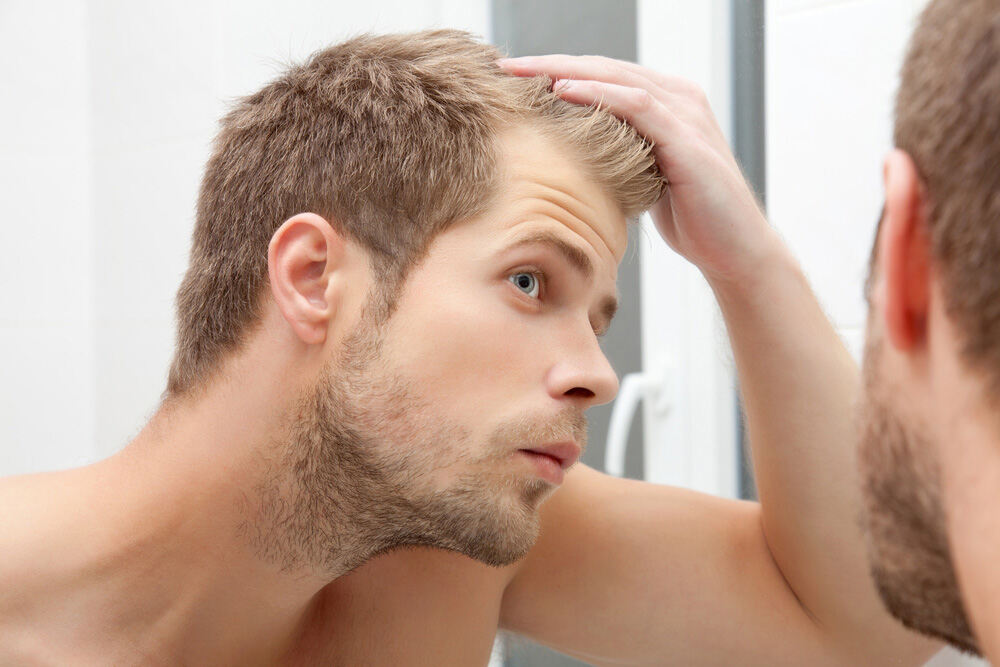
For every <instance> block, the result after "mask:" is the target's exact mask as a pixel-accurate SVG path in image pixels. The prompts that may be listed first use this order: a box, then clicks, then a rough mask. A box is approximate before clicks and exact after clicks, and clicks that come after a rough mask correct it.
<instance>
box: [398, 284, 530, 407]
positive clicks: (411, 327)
mask: <svg viewBox="0 0 1000 667" xmlns="http://www.w3.org/2000/svg"><path fill="white" fill-rule="evenodd" d="M445 296H446V298H424V299H422V300H420V301H419V302H418V301H416V300H415V301H414V302H413V306H414V307H412V308H407V309H406V310H405V311H403V310H401V311H400V312H398V313H397V317H396V318H394V320H395V325H396V326H395V327H394V330H393V332H392V342H393V344H392V348H393V349H392V351H391V353H392V358H393V359H394V362H395V364H396V365H397V368H399V370H400V372H401V373H402V374H404V375H405V376H406V377H407V378H410V379H412V380H413V381H414V382H415V386H416V387H417V388H418V389H419V391H420V393H421V396H423V397H424V398H426V399H428V400H429V401H430V402H431V403H432V404H434V405H436V406H437V407H438V408H439V409H441V410H443V411H445V412H446V413H447V414H451V415H454V416H456V417H457V418H460V419H462V418H464V419H468V418H469V416H470V415H475V414H481V415H484V416H486V415H487V414H489V413H490V412H493V413H496V412H497V411H498V410H499V411H502V410H503V407H504V406H510V404H511V403H518V402H519V403H520V404H521V405H523V404H525V403H526V402H527V401H526V399H527V398H530V392H531V391H532V390H535V391H537V389H538V388H540V387H541V379H542V378H543V377H544V368H543V363H542V358H541V353H540V352H539V348H540V346H538V341H534V345H533V342H532V340H531V338H533V336H532V335H531V327H530V324H529V322H530V320H529V318H530V315H527V314H524V313H520V312H518V310H517V309H516V308H514V307H513V306H512V305H511V304H510V303H509V302H508V300H507V299H505V298H504V297H503V295H501V294H497V293H492V294H491V293H490V292H489V290H481V291H474V290H469V291H461V290H455V291H450V292H448V293H447V294H446V295H445ZM508 410H509V407H508Z"/></svg>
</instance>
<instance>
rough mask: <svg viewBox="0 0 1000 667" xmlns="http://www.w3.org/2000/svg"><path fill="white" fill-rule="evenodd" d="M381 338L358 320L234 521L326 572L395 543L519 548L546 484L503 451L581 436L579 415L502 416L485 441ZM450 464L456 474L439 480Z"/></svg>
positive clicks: (261, 549) (274, 557)
mask: <svg viewBox="0 0 1000 667" xmlns="http://www.w3.org/2000/svg"><path fill="white" fill-rule="evenodd" d="M382 342H383V338H382V335H381V333H380V330H379V328H378V327H377V326H375V325H373V324H371V323H365V322H362V324H360V325H359V326H358V327H357V328H356V329H355V331H354V332H353V333H352V334H351V336H350V337H349V339H348V340H347V341H346V342H345V344H344V346H343V348H342V349H343V353H342V354H341V356H340V358H339V359H338V360H337V361H336V362H335V363H332V364H331V365H330V366H329V367H328V368H327V369H326V370H325V371H324V372H323V373H322V374H321V378H320V381H319V382H318V383H317V385H316V387H315V388H314V390H313V391H311V392H309V393H308V394H307V395H306V396H304V397H303V400H302V401H301V402H300V405H299V409H298V410H297V413H296V415H295V417H294V420H293V423H292V424H291V426H290V432H291V437H290V440H289V443H288V445H287V446H286V447H284V449H285V454H284V456H283V457H281V461H280V463H278V464H277V466H276V469H274V470H272V471H271V473H270V474H269V475H266V476H265V478H264V481H263V482H262V483H261V484H259V485H258V486H257V488H256V489H255V490H254V494H253V500H252V502H248V505H249V506H252V511H251V512H249V515H250V518H248V520H247V521H245V522H244V525H243V526H242V529H241V532H242V533H243V534H244V535H245V536H246V537H247V538H248V539H249V541H250V542H251V543H252V545H253V547H254V548H255V550H256V551H257V553H258V555H259V556H260V557H262V558H263V559H265V560H267V561H269V562H273V563H276V564H278V565H280V566H281V568H282V570H284V571H297V570H303V569H306V570H308V571H311V572H320V573H322V574H323V575H324V576H326V577H329V578H331V579H332V578H335V577H337V576H341V575H343V574H345V573H346V572H349V571H350V570H352V569H354V568H356V567H358V566H359V565H361V564H362V563H364V562H365V561H367V560H369V559H370V558H373V557H375V556H377V555H379V554H381V553H385V552H387V551H391V550H393V549H397V548H401V547H417V546H422V547H435V548H441V549H448V550H451V551H457V552H459V553H462V554H464V555H466V556H469V557H470V558H473V559H475V560H478V561H481V562H483V563H485V564H487V565H491V566H494V567H500V566H504V565H509V564H511V563H513V562H515V561H517V560H519V559H520V558H523V557H524V556H525V555H526V554H527V553H528V550H529V549H530V548H531V546H532V545H533V544H534V542H535V540H536V538H537V536H538V530H539V517H538V506H539V505H540V503H541V502H542V500H543V499H544V498H545V496H547V495H548V494H549V493H551V491H552V490H553V489H552V487H551V486H550V485H549V484H548V483H546V482H545V481H543V480H541V479H538V478H535V477H533V476H527V475H525V474H524V473H523V471H522V472H518V471H517V470H516V469H515V468H514V466H513V465H512V462H511V460H510V459H511V457H512V456H513V455H514V451H515V450H516V449H517V447H518V445H517V443H518V442H522V441H523V442H539V441H541V440H540V438H542V437H544V436H546V435H548V434H555V433H556V432H559V433H560V434H565V433H567V432H571V433H572V434H573V436H574V437H577V438H578V439H583V438H584V437H585V433H586V422H585V421H584V420H583V416H582V414H572V415H571V414H568V413H567V414H564V415H563V416H562V417H563V418H560V419H557V420H555V422H552V421H551V420H549V421H546V422H540V421H538V420H531V419H527V418H524V419H520V420H517V421H514V422H510V423H507V424H504V425H502V426H501V427H500V428H498V429H497V430H496V431H495V432H494V435H493V436H492V437H491V438H490V442H489V446H488V447H487V448H486V449H485V450H483V448H482V447H476V446H475V443H473V442H472V438H471V437H470V434H469V432H468V430H467V429H466V428H464V427H463V426H462V425H460V424H457V423H455V422H453V421H450V420H448V419H446V418H443V417H442V416H441V415H440V414H438V413H437V412H436V411H435V410H434V406H433V405H429V404H428V402H427V401H424V400H422V399H421V398H420V397H419V395H418V393H417V392H416V391H415V390H414V386H413V383H411V382H408V381H407V380H406V379H405V378H403V377H402V376H400V375H399V374H398V373H396V372H393V371H392V370H391V369H388V368H386V365H385V364H384V362H383V360H384V357H383V355H382ZM567 429H569V431H567ZM452 468H453V469H455V470H458V471H460V472H459V473H457V474H454V475H452V477H453V480H452V481H450V482H448V483H447V484H446V485H445V486H444V487H443V488H441V487H440V486H439V485H436V484H435V479H438V478H441V477H447V471H448V469H452Z"/></svg>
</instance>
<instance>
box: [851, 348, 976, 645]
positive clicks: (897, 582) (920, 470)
mask: <svg viewBox="0 0 1000 667" xmlns="http://www.w3.org/2000/svg"><path fill="white" fill-rule="evenodd" d="M881 353H882V340H881V335H880V334H879V333H878V332H877V331H871V330H870V331H869V333H868V339H867V341H866V344H865V357H864V360H865V361H864V368H863V376H864V392H863V395H862V400H861V419H860V425H861V437H860V443H859V449H858V465H859V470H860V477H861V483H862V496H863V500H864V503H863V506H864V511H863V523H864V528H865V533H866V539H867V543H868V554H869V560H870V563H871V568H872V575H873V576H874V579H875V584H876V586H877V588H878V591H879V594H880V595H881V597H882V601H883V602H884V603H885V605H886V608H887V609H888V610H889V612H890V613H891V614H892V615H893V616H895V617H896V618H897V619H899V620H900V621H901V622H902V623H903V625H905V626H906V627H908V628H910V629H912V630H916V631H917V632H921V633H923V634H926V635H929V636H932V637H936V638H938V639H943V640H945V641H947V642H948V643H950V644H952V645H953V646H955V647H957V648H959V649H961V650H963V651H967V652H969V653H973V654H976V655H980V654H981V653H980V648H979V644H978V641H977V640H976V638H975V636H974V635H973V633H972V629H971V627H970V624H969V621H968V617H967V616H966V613H965V609H964V607H963V605H962V599H961V595H960V592H959V587H958V581H957V579H956V575H955V568H954V564H953V562H952V558H951V550H950V548H949V545H948V537H947V529H946V519H945V513H944V505H943V504H942V501H941V481H940V472H939V468H938V464H937V461H936V459H934V449H933V448H932V446H931V442H930V440H929V438H927V437H925V436H924V433H923V431H924V429H921V428H920V427H919V425H918V424H917V422H916V421H914V420H909V421H907V420H904V419H902V418H900V417H899V416H898V415H897V413H896V412H895V411H894V409H893V405H894V403H893V401H892V399H891V391H890V390H889V389H888V388H887V387H885V386H883V384H882V383H881V382H880V380H879V368H880V362H881Z"/></svg>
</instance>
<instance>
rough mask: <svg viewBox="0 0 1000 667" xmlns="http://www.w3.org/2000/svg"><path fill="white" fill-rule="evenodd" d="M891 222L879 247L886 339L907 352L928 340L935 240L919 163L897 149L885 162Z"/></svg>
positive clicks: (886, 222) (888, 219) (886, 223)
mask: <svg viewBox="0 0 1000 667" xmlns="http://www.w3.org/2000/svg"><path fill="white" fill-rule="evenodd" d="M884 178H885V198H886V199H885V220H884V221H883V226H884V229H883V230H882V238H881V239H880V240H879V242H880V243H881V244H882V246H881V248H880V249H879V256H880V258H881V265H882V271H883V272H884V275H885V294H884V297H885V299H884V302H883V304H882V308H883V315H884V318H885V319H884V322H885V326H886V336H887V338H888V339H889V341H890V343H891V344H892V345H893V346H895V347H896V348H898V349H900V350H902V351H904V352H905V351H909V350H911V349H913V348H914V347H915V346H917V345H920V344H922V343H923V342H924V341H925V340H926V336H927V313H928V307H929V297H930V280H931V275H930V264H931V262H930V239H929V237H928V234H927V221H926V217H925V203H926V194H925V191H924V188H923V185H922V184H921V182H920V174H919V172H918V171H917V168H916V165H914V164H913V159H912V158H911V157H910V156H909V155H908V154H907V153H905V152H904V151H901V150H898V149H897V150H894V151H892V152H891V153H890V154H889V155H888V157H886V159H885V168H884Z"/></svg>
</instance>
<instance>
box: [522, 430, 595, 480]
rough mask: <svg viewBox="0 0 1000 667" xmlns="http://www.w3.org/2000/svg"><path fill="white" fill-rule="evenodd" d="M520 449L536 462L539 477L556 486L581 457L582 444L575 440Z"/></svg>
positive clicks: (525, 455)
mask: <svg viewBox="0 0 1000 667" xmlns="http://www.w3.org/2000/svg"><path fill="white" fill-rule="evenodd" d="M518 451H519V453H520V454H521V455H523V456H524V457H526V458H528V459H529V460H530V461H531V462H532V463H533V464H534V467H535V472H536V473H537V474H538V476H539V477H541V478H542V479H544V480H546V481H547V482H549V483H550V484H552V485H554V486H559V485H560V484H562V482H563V478H564V477H565V471H566V470H567V469H569V467H570V466H572V465H573V464H574V463H576V462H577V460H578V459H579V458H580V445H578V444H576V442H573V441H570V442H560V443H554V444H551V445H541V446H539V447H533V448H531V449H521V450H518Z"/></svg>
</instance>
